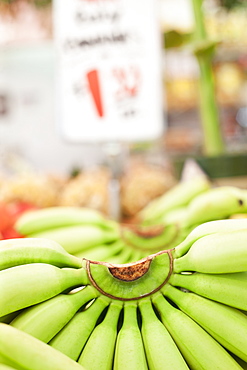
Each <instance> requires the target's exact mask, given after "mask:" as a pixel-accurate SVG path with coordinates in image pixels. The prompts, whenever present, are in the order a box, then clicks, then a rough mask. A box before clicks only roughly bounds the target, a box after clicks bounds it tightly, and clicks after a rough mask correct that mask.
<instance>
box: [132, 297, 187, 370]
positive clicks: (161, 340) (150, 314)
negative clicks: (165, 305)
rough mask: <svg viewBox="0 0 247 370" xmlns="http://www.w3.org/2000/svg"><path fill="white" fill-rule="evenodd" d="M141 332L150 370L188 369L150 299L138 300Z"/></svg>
mask: <svg viewBox="0 0 247 370" xmlns="http://www.w3.org/2000/svg"><path fill="white" fill-rule="evenodd" d="M139 308H140V312H141V318H142V326H141V333H142V338H143V342H144V347H145V352H146V356H147V361H148V368H149V369H150V370H170V369H176V370H186V369H187V370H188V369H189V368H188V366H187V364H186V362H185V360H184V359H183V357H182V355H181V353H180V352H179V350H178V348H177V346H176V344H175V342H174V341H173V339H172V337H171V335H170V334H169V332H168V330H167V329H166V328H165V326H164V325H163V324H162V323H161V321H160V320H159V319H158V317H157V315H156V314H155V312H154V310H153V307H152V304H151V301H150V299H147V298H145V299H143V300H140V301H139Z"/></svg>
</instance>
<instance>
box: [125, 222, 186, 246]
mask: <svg viewBox="0 0 247 370" xmlns="http://www.w3.org/2000/svg"><path fill="white" fill-rule="evenodd" d="M156 228H158V229H159V230H158V232H155V230H154V231H153V233H152V230H150V231H149V232H148V231H147V235H146V236H145V230H144V231H142V232H141V230H140V233H139V234H138V232H134V231H133V230H131V229H130V228H128V227H123V228H122V238H123V240H124V241H125V243H126V244H127V245H128V246H130V247H133V248H135V249H136V248H139V249H140V250H142V251H143V252H144V253H149V252H150V251H152V252H157V251H160V250H164V249H171V248H172V247H173V246H174V242H175V240H176V239H177V236H178V234H179V229H178V226H177V225H176V224H171V225H166V226H161V227H158V226H155V227H153V229H156ZM144 229H145V228H144Z"/></svg>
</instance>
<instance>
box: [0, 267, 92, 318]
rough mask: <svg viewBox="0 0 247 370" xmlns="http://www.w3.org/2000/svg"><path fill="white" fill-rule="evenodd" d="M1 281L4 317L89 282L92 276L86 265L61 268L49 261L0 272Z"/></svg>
mask: <svg viewBox="0 0 247 370" xmlns="http://www.w3.org/2000/svg"><path fill="white" fill-rule="evenodd" d="M0 281H1V284H0V297H1V306H0V316H4V315H7V314H9V313H11V312H14V311H17V310H20V309H22V308H25V307H28V306H32V305H34V304H36V303H39V302H42V301H45V300H47V299H49V298H51V297H54V296H55V295H57V294H59V293H61V292H64V291H66V290H68V289H70V290H71V289H72V288H75V287H78V286H81V285H87V284H88V277H87V274H86V271H85V269H84V268H81V269H72V268H62V269H61V268H58V267H56V266H53V265H49V264H45V263H31V264H27V265H20V266H15V267H11V268H9V269H7V270H3V271H0ZM27 287H28V288H27ZM27 289H28V290H27ZM27 292H28V294H27Z"/></svg>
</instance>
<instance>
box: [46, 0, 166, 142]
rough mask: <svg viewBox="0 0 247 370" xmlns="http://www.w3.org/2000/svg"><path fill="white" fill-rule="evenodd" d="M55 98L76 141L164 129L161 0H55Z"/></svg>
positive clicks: (142, 135) (134, 137)
mask: <svg viewBox="0 0 247 370" xmlns="http://www.w3.org/2000/svg"><path fill="white" fill-rule="evenodd" d="M53 3H54V9H53V14H54V39H55V47H56V55H57V59H56V72H57V73H56V76H57V78H56V96H57V100H56V105H57V114H58V120H59V127H60V129H61V131H62V134H63V136H64V137H65V139H67V140H69V141H72V142H85V141H89V142H90V141H93V142H95V141H96V142H97V141H98V142H107V141H145V140H153V139H157V138H159V137H160V136H161V135H162V132H163V129H164V125H165V122H164V115H163V97H162V95H163V86H162V52H163V51H162V43H161V37H160V26H159V21H158V7H157V4H158V3H157V0H55V1H53Z"/></svg>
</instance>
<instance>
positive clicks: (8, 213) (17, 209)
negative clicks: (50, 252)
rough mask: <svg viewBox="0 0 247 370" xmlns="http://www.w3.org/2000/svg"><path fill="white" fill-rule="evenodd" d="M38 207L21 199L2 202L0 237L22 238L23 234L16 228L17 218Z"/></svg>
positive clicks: (0, 206)
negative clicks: (6, 202)
mask: <svg viewBox="0 0 247 370" xmlns="http://www.w3.org/2000/svg"><path fill="white" fill-rule="evenodd" d="M37 208H38V207H36V206H34V205H33V204H30V203H26V202H20V201H19V202H13V203H8V204H0V239H12V238H21V237H22V235H20V234H19V233H18V232H17V231H16V230H15V229H14V224H15V222H16V220H17V219H18V217H20V216H21V215H22V214H23V213H24V212H27V211H29V210H32V209H37Z"/></svg>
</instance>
